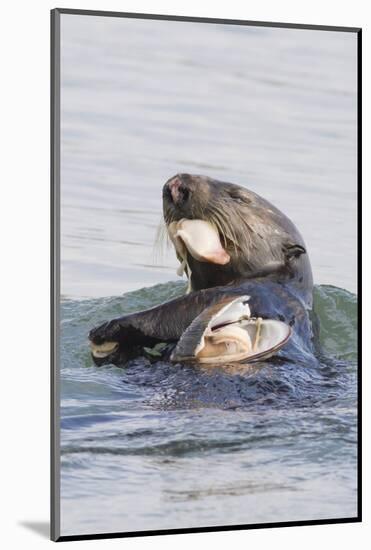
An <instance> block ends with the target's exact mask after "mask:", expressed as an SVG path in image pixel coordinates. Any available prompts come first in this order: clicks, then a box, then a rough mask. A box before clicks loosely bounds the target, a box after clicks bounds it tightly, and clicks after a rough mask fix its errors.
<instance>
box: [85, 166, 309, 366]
mask: <svg viewBox="0 0 371 550" xmlns="http://www.w3.org/2000/svg"><path fill="white" fill-rule="evenodd" d="M163 215H164V221H165V224H166V228H167V230H168V233H169V236H170V239H171V240H172V242H173V244H174V246H175V251H176V254H177V257H178V259H179V261H180V263H181V268H182V270H184V271H185V273H186V275H187V277H188V280H189V285H188V291H189V292H188V293H187V294H186V295H185V296H183V297H180V298H177V299H175V300H171V301H169V302H166V303H164V304H161V305H159V306H156V307H154V308H151V309H149V310H145V311H141V312H138V313H134V314H130V315H125V316H123V317H120V318H118V319H113V320H111V321H108V322H105V323H103V324H102V325H100V326H99V327H97V328H94V329H92V330H91V332H90V334H89V338H90V342H91V351H92V357H93V360H94V362H95V363H96V364H97V365H102V364H106V363H114V364H119V365H124V364H125V363H126V362H127V361H129V360H130V359H132V358H134V357H136V356H139V355H141V354H143V348H147V349H148V348H150V347H153V346H158V345H160V344H164V345H165V344H169V346H165V349H166V352H165V353H167V354H168V355H167V356H166V358H167V359H169V360H170V361H173V362H182V361H185V362H186V361H192V362H194V363H208V364H222V363H233V362H247V363H249V362H252V361H258V360H264V359H267V358H268V357H272V356H273V355H276V354H277V353H278V352H279V351H280V350H281V352H280V353H281V354H282V353H285V354H286V355H287V354H291V355H292V354H295V350H296V351H297V350H298V349H299V348H300V350H301V352H303V350H306V351H308V352H311V351H312V329H311V321H310V317H309V314H308V313H309V311H310V309H311V306H312V287H313V280H312V271H311V266H310V262H309V258H308V254H307V253H306V248H305V244H304V241H303V239H302V237H301V235H300V233H299V231H298V230H297V228H296V227H295V225H294V224H293V223H292V222H291V221H290V220H289V219H288V218H287V217H286V216H285V215H284V214H283V213H282V212H280V211H279V210H278V209H277V208H276V207H275V206H273V205H272V204H270V203H269V202H268V201H267V200H265V199H263V198H262V197H260V196H259V195H257V194H256V193H254V192H252V191H250V190H248V189H246V188H244V187H240V186H238V185H235V184H232V183H227V182H223V181H218V180H215V179H212V178H209V177H206V176H200V175H190V174H177V175H175V176H174V177H172V178H171V179H169V180H168V181H167V182H166V183H165V185H164V187H163ZM299 344H300V345H299ZM169 350H170V351H169Z"/></svg>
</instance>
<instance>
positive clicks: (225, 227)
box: [163, 174, 305, 290]
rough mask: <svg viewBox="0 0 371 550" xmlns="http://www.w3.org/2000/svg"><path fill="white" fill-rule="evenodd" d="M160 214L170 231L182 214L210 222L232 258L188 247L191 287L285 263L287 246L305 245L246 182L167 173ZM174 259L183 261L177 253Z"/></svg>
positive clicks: (295, 231)
mask: <svg viewBox="0 0 371 550" xmlns="http://www.w3.org/2000/svg"><path fill="white" fill-rule="evenodd" d="M163 214H164V220H165V223H166V226H167V228H168V231H169V233H171V229H172V228H173V227H174V223H175V222H180V221H181V220H184V219H185V220H202V221H205V222H208V223H209V224H210V225H211V226H212V227H213V228H214V229H215V231H216V232H217V233H218V236H219V240H220V244H221V246H222V247H223V248H224V250H225V251H226V253H227V255H228V256H229V258H230V260H229V261H228V263H224V264H220V263H219V264H218V263H213V262H208V261H205V260H203V261H200V259H199V258H198V257H197V255H195V254H193V255H192V253H191V252H192V251H190V250H189V249H188V250H187V268H186V271H187V275H188V278H189V280H190V282H191V288H192V289H193V290H198V289H201V288H208V287H211V286H217V285H225V284H228V283H230V282H232V281H234V280H237V279H240V278H244V277H249V276H253V274H254V273H256V272H259V271H260V270H265V269H267V268H268V269H269V267H270V266H275V265H277V266H278V265H279V266H284V265H286V264H287V257H286V256H285V254H286V252H285V251H286V250H287V247H290V246H291V245H296V244H298V245H303V244H304V243H303V241H302V239H301V236H300V234H299V233H298V231H297V229H296V228H295V226H294V225H293V224H292V222H291V221H290V220H289V219H288V218H287V217H286V216H285V215H284V214H282V213H281V212H280V211H279V210H277V209H276V208H275V207H274V206H273V205H272V204H270V203H269V202H268V201H266V200H265V199H263V198H262V197H259V195H257V194H256V193H253V192H252V191H249V190H248V189H246V188H244V187H240V186H238V185H235V184H232V183H227V182H222V181H218V180H215V179H212V178H209V177H207V176H200V175H190V174H177V175H175V176H174V177H172V178H170V179H169V180H168V181H167V182H166V183H165V185H164V187H163ZM170 236H171V235H170ZM303 251H305V250H304V248H303ZM177 252H178V251H177ZM178 258H179V260H180V261H181V262H182V261H183V260H184V258H181V257H179V254H178ZM298 263H300V261H299V262H298ZM294 267H295V266H294Z"/></svg>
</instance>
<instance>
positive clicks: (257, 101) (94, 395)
mask: <svg viewBox="0 0 371 550" xmlns="http://www.w3.org/2000/svg"><path fill="white" fill-rule="evenodd" d="M360 56H361V31H360V29H357V28H345V27H344V28H339V27H321V26H313V25H308V26H305V25H293V24H283V23H279V24H278V23H262V22H251V21H235V20H216V19H198V18H191V17H190V18H182V17H174V16H156V15H143V14H124V13H114V12H112V13H111V12H93V11H80V10H67V9H57V10H53V11H52V98H51V99H52V247H53V248H52V252H53V254H52V296H53V307H52V539H53V540H73V539H81V538H82V539H84V538H98V537H115V536H116V537H117V536H135V535H146V534H147V535H148V534H154V533H180V532H194V531H213V530H227V529H229V530H230V529H242V528H244V529H247V528H257V527H275V526H282V525H309V524H318V523H340V522H354V521H360V520H361V503H360V479H361V470H360V463H359V458H358V454H359V453H358V449H359V445H360V440H359V437H358V412H359V390H360V371H359V367H358V363H357V352H358V328H357V324H358V297H359V294H360V290H361V289H360V286H359V285H360V276H359V274H358V263H359V258H358V246H359V240H360V235H357V227H358V224H359V222H360V220H359V215H358V204H359V200H360V197H359V191H358V190H359V184H360V160H359V151H360V135H361V132H360V113H361V104H360V82H361V74H360V58H361V57H360Z"/></svg>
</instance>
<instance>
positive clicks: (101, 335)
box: [89, 319, 121, 346]
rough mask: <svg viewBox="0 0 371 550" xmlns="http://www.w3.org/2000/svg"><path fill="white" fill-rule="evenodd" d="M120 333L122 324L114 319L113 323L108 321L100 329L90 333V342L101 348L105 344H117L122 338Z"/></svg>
mask: <svg viewBox="0 0 371 550" xmlns="http://www.w3.org/2000/svg"><path fill="white" fill-rule="evenodd" d="M120 332H121V326H120V324H119V323H118V322H117V321H116V320H115V319H113V321H107V322H106V323H103V324H102V325H100V326H99V327H96V328H93V329H92V330H91V331H90V332H89V340H90V341H91V342H92V343H93V344H95V345H97V346H101V345H102V344H104V343H105V342H112V341H113V342H117V341H118V340H119V337H120Z"/></svg>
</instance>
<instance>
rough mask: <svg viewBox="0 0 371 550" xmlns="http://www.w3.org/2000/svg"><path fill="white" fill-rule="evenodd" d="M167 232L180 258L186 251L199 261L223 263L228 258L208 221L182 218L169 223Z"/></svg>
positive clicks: (216, 233)
mask: <svg viewBox="0 0 371 550" xmlns="http://www.w3.org/2000/svg"><path fill="white" fill-rule="evenodd" d="M168 232H169V236H170V239H171V240H172V242H173V244H174V246H175V249H176V251H177V252H178V254H179V256H180V257H181V258H184V257H185V256H186V252H187V251H188V252H189V253H190V254H191V256H193V258H195V259H196V260H199V261H200V262H210V263H214V264H220V265H224V264H226V263H228V262H229V260H230V256H229V254H228V252H226V250H224V248H223V247H222V244H221V242H220V238H219V233H218V231H217V230H216V229H215V227H214V226H213V225H212V224H211V223H209V222H206V221H204V220H187V219H182V220H180V221H178V222H172V223H171V224H169V226H168Z"/></svg>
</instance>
